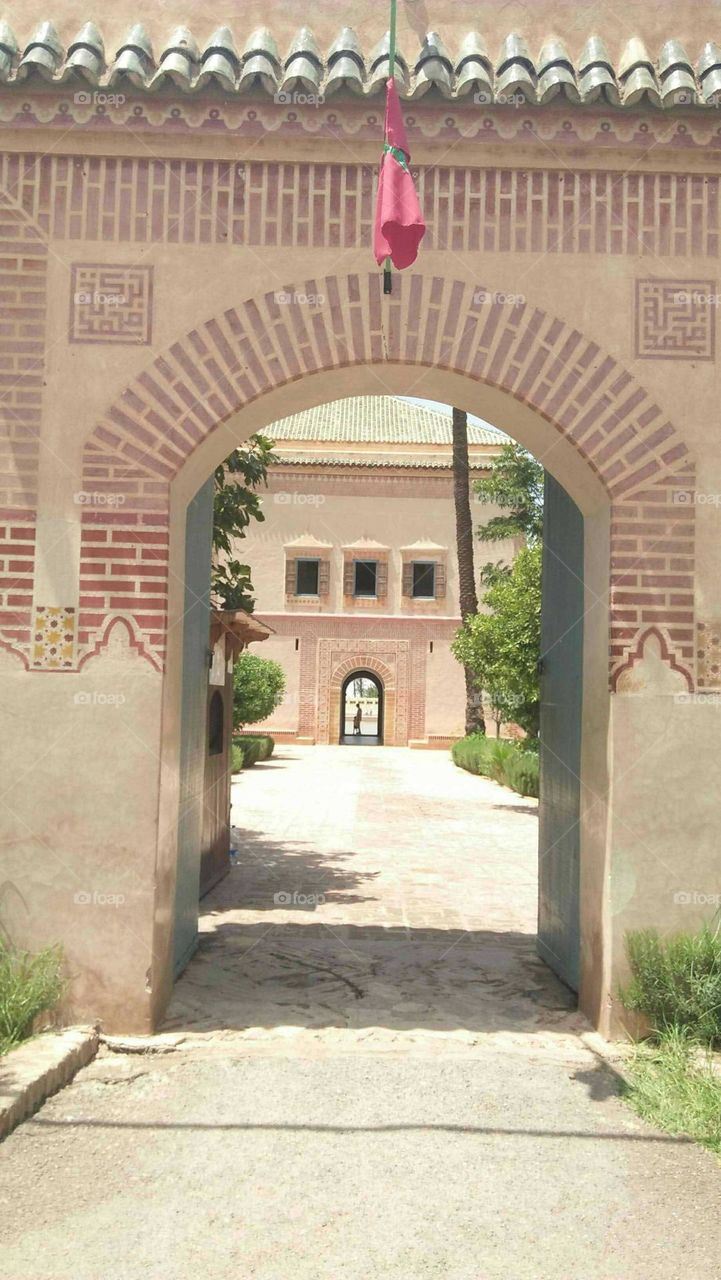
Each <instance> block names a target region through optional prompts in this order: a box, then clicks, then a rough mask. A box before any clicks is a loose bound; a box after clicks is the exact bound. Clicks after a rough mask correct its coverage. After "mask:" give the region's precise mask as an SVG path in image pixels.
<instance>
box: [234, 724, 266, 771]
mask: <svg viewBox="0 0 721 1280" xmlns="http://www.w3.org/2000/svg"><path fill="white" fill-rule="evenodd" d="M274 749H275V739H274V738H271V736H270V734H269V733H244V734H242V735H240V736H238V737H236V738H234V739H233V759H232V771H233V773H239V772H240V770H241V769H249V768H250V766H251V765H254V764H257V763H258V761H259V760H270V757H271V756H272V754H273V751H274Z"/></svg>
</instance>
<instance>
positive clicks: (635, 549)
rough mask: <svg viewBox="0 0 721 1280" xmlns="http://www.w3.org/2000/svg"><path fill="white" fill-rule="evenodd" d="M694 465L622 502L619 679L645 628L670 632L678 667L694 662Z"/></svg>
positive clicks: (615, 577)
mask: <svg viewBox="0 0 721 1280" xmlns="http://www.w3.org/2000/svg"><path fill="white" fill-rule="evenodd" d="M694 496H695V485H694V472H693V468H690V467H687V468H685V469H683V470H679V471H678V472H677V473H676V474H673V475H669V476H665V477H663V478H662V479H660V480H657V481H656V483H655V484H654V485H653V486H651V487H650V488H648V489H642V490H640V491H639V492H637V493H635V494H634V496H633V500H632V501H630V502H629V501H621V502H618V503H615V504H614V506H613V510H612V524H611V647H610V653H611V666H612V670H613V682H614V683H615V681H616V679H617V677H618V675H619V673H620V669H621V668H622V667H623V666H624V665H625V662H626V660H627V659H628V656H629V654H630V653H632V652H633V651H634V650H635V649H636V647H637V645H638V639H639V636H640V635H643V633H644V632H645V631H646V630H647V629H648V628H649V627H656V628H658V629H659V630H660V631H662V632H663V635H664V637H665V639H666V642H667V644H668V647H669V649H670V651H671V652H672V653H673V654H674V655H675V658H676V660H677V661H678V663H679V667H680V668H681V669H683V670H684V673H685V674H687V675H689V678H690V673H691V672H692V671H693V665H694V651H695V642H694V627H695V618H694V564H695V548H694V527H695V520H694V514H695V510H694Z"/></svg>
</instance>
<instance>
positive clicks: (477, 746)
mask: <svg viewBox="0 0 721 1280" xmlns="http://www.w3.org/2000/svg"><path fill="white" fill-rule="evenodd" d="M451 755H452V757H453V761H454V763H455V764H457V765H458V767H459V768H460V769H467V770H468V772H469V773H475V774H481V775H482V776H483V777H486V778H493V779H494V781H495V782H500V783H501V784H502V785H503V786H505V787H510V788H511V789H512V790H513V791H517V792H518V794H519V795H521V796H537V795H538V755H537V754H536V752H535V751H534V750H533V748H532V747H526V746H525V745H523V744H521V743H519V742H509V741H508V739H504V738H486V737H485V736H484V734H482V733H477V734H472V735H471V736H470V737H468V738H461V739H459V741H458V742H454V744H453V746H452V747H451Z"/></svg>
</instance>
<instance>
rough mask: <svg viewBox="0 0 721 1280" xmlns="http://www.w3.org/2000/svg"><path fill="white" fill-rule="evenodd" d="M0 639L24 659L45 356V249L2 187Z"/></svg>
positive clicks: (27, 642) (28, 631)
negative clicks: (20, 653)
mask: <svg viewBox="0 0 721 1280" xmlns="http://www.w3.org/2000/svg"><path fill="white" fill-rule="evenodd" d="M0 257H1V258H2V271H1V273H0V477H1V479H0V642H2V643H4V644H5V645H7V646H8V647H10V648H13V649H17V650H20V651H21V652H22V653H23V654H24V655H25V658H26V660H27V655H28V654H29V651H30V638H31V625H32V617H31V606H32V589H33V573H34V564H35V506H36V500H37V484H38V478H37V474H38V456H39V448H40V444H39V440H40V423H41V414H42V394H43V377H44V357H45V306H46V271H47V249H46V246H45V245H44V243H43V242H42V239H41V237H40V236H39V235H38V232H37V230H36V228H35V227H33V226H32V224H31V223H30V222H29V220H28V218H27V216H26V214H25V213H24V212H23V211H22V209H20V208H19V207H18V206H17V205H16V204H15V202H14V200H12V199H11V198H10V197H9V196H7V195H5V194H0Z"/></svg>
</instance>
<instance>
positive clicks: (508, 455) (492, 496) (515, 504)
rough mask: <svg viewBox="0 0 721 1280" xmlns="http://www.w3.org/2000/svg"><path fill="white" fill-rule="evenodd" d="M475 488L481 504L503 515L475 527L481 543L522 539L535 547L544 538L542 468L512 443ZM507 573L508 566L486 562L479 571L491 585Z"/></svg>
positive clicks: (505, 447)
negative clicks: (495, 509) (497, 509)
mask: <svg viewBox="0 0 721 1280" xmlns="http://www.w3.org/2000/svg"><path fill="white" fill-rule="evenodd" d="M474 489H475V491H476V495H477V497H478V498H479V499H480V500H481V502H487V503H489V504H490V503H492V504H493V505H494V506H496V507H500V508H501V511H502V514H501V515H498V516H492V517H491V519H490V520H487V521H486V523H485V524H481V525H479V526H478V528H477V530H476V533H477V535H478V537H479V538H480V540H481V542H501V541H502V540H503V539H504V538H522V539H523V541H524V542H525V543H526V545H527V546H530V547H532V546H535V545H536V543H538V542H540V541H541V539H542V537H543V467H542V466H541V463H540V462H537V461H536V459H535V458H534V457H532V455H531V454H530V453H527V452H526V450H525V449H522V448H521V446H520V445H519V444H516V443H515V441H514V442H513V443H510V444H505V445H504V446H503V448H502V450H501V452H500V454H499V455H498V457H497V458H496V459H494V462H493V466H492V468H491V471H490V472H489V474H488V475H487V476H484V477H483V479H482V480H477V481H476V483H475V485H474ZM509 572H510V565H504V564H502V563H495V564H494V563H493V562H492V561H489V562H488V563H486V564H484V566H483V568H482V569H481V573H480V579H481V583H482V584H483V585H484V586H490V585H491V584H492V583H493V582H494V581H495V580H496V579H497V578H499V577H502V576H503V575H504V574H508V573H509Z"/></svg>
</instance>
